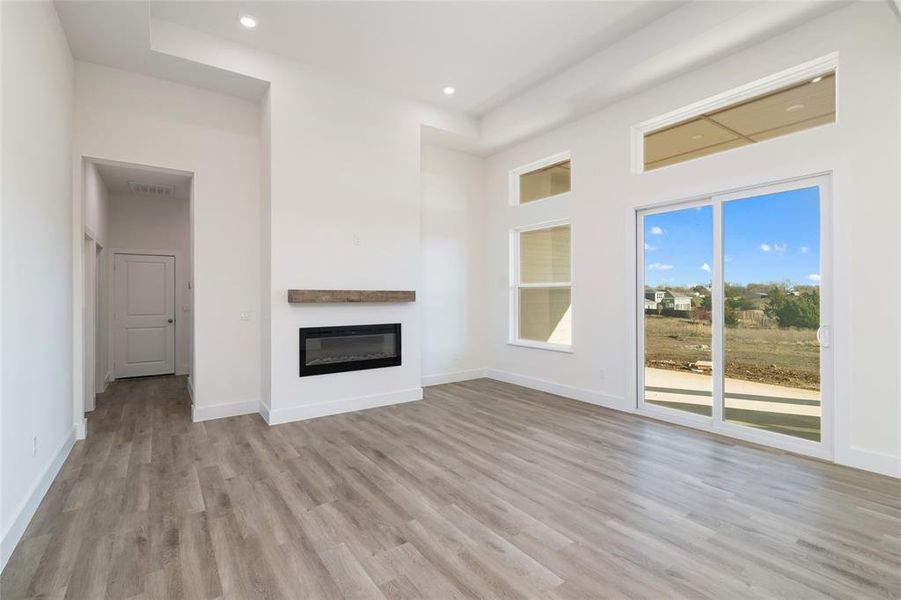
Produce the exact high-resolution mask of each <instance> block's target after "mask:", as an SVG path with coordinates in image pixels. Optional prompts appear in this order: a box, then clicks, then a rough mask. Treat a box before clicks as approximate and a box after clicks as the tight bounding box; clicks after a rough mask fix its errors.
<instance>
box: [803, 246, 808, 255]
mask: <svg viewBox="0 0 901 600" xmlns="http://www.w3.org/2000/svg"><path fill="white" fill-rule="evenodd" d="M809 251H810V248H808V247H807V246H801V254H807V253H808V252H809Z"/></svg>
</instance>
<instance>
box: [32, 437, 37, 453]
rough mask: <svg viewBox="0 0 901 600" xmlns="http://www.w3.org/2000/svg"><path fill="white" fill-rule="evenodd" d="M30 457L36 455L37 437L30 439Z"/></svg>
mask: <svg viewBox="0 0 901 600" xmlns="http://www.w3.org/2000/svg"><path fill="white" fill-rule="evenodd" d="M31 455H32V456H37V455H38V436H33V437H32V438H31Z"/></svg>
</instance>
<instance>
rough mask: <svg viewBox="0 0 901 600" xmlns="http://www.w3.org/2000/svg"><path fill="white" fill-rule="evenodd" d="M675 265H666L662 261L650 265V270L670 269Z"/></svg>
mask: <svg viewBox="0 0 901 600" xmlns="http://www.w3.org/2000/svg"><path fill="white" fill-rule="evenodd" d="M672 268H673V265H664V264H662V263H651V264H649V265H648V271H669V270H670V269H672Z"/></svg>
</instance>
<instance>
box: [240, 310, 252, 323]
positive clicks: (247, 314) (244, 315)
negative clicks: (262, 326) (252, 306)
mask: <svg viewBox="0 0 901 600" xmlns="http://www.w3.org/2000/svg"><path fill="white" fill-rule="evenodd" d="M241 320H242V321H249V320H250V311H249V310H242V311H241Z"/></svg>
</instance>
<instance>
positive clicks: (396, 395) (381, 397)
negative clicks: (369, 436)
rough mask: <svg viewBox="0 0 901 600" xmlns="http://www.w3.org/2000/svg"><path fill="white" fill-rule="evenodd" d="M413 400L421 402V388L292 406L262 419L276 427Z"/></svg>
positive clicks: (270, 413)
mask: <svg viewBox="0 0 901 600" xmlns="http://www.w3.org/2000/svg"><path fill="white" fill-rule="evenodd" d="M414 400H422V388H412V389H409V390H400V391H398V392H389V393H387V394H373V395H372V396H359V397H356V398H344V399H341V400H333V401H331V402H319V403H317V404H306V405H303V406H293V407H291V408H279V409H274V410H268V411H267V414H266V415H264V416H263V418H264V419H266V422H267V423H269V424H270V425H278V424H281V423H290V422H291V421H303V420H305V419H315V418H317V417H327V416H329V415H337V414H341V413H346V412H352V411H355V410H365V409H367V408H376V407H378V406H388V405H389V404H402V403H404V402H413V401H414ZM261 414H262V413H261Z"/></svg>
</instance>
